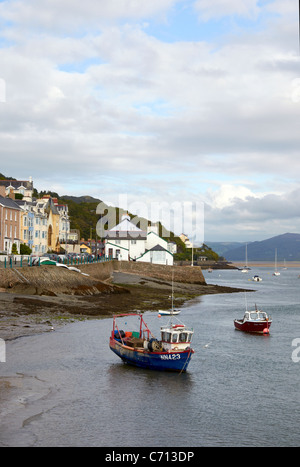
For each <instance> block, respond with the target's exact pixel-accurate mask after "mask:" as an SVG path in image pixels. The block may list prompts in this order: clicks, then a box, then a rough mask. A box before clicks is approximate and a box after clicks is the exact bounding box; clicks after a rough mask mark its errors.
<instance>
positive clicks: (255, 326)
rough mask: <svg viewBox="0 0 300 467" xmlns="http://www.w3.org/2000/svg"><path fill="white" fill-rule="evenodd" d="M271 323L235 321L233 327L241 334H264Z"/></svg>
mask: <svg viewBox="0 0 300 467" xmlns="http://www.w3.org/2000/svg"><path fill="white" fill-rule="evenodd" d="M271 324H272V322H271V321H268V322H267V321H261V322H257V323H256V322H254V321H246V322H243V320H239V319H235V320H234V326H235V329H237V330H238V331H243V332H251V333H256V334H264V332H265V329H270V326H271Z"/></svg>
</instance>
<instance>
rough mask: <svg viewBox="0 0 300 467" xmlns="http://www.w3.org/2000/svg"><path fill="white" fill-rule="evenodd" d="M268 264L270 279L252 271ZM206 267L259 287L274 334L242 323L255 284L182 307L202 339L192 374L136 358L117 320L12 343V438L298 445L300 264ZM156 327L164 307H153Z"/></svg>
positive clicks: (222, 280) (7, 430) (31, 442)
mask: <svg viewBox="0 0 300 467" xmlns="http://www.w3.org/2000/svg"><path fill="white" fill-rule="evenodd" d="M254 273H259V274H260V275H261V276H262V278H263V282H262V283H253V282H250V281H249V279H250V278H251V277H252V275H253V274H254ZM271 273H272V270H271V269H266V268H262V269H255V270H252V271H251V272H250V273H249V274H248V275H244V274H242V273H240V272H238V271H216V272H213V273H212V274H207V273H206V278H207V281H208V282H210V283H217V284H223V285H232V286H240V287H249V288H252V289H255V290H256V292H255V293H249V294H246V295H247V303H248V307H249V308H252V307H254V306H255V303H257V305H258V306H259V307H261V308H262V309H263V310H265V311H267V312H268V313H270V314H271V315H272V318H273V325H272V327H271V335H270V336H255V335H247V334H243V333H241V332H238V331H235V330H234V327H233V320H234V318H236V317H238V318H239V317H242V316H243V314H244V310H245V294H244V293H241V294H226V295H212V296H206V297H202V298H201V299H197V300H194V301H192V302H191V303H190V304H189V306H186V307H184V309H183V311H182V314H181V319H182V320H183V321H184V322H185V323H186V324H188V325H190V326H193V327H194V329H195V335H194V340H193V347H194V349H195V351H196V353H195V355H194V356H193V359H192V361H191V363H190V366H189V371H188V373H186V374H181V375H178V374H164V373H159V372H153V371H146V370H141V369H135V368H131V367H127V366H126V365H124V364H123V363H122V362H121V360H119V359H118V357H116V356H115V355H114V354H113V353H112V352H111V351H110V350H109V349H108V336H109V333H110V330H111V326H112V322H111V320H110V319H109V320H101V321H97V320H92V321H87V322H80V323H76V324H71V325H67V326H65V327H64V328H62V329H60V330H58V331H55V332H52V333H47V334H43V335H38V336H34V337H27V338H21V339H18V340H16V341H14V342H8V343H7V363H5V364H0V371H1V375H3V376H16V381H19V385H20V388H19V389H15V390H14V391H13V392H12V396H13V397H10V400H8V401H7V402H6V404H3V403H2V405H1V404H0V409H1V410H2V415H1V414H0V429H1V432H0V445H2V446H113V447H121V446H125V447H129V446H136V447H140V446H144V447H149V446H150V447H182V446H185V447H187V446H189V447H197V446H297V445H299V444H300V413H299V405H300V362H299V363H294V362H293V360H292V352H293V350H294V348H293V346H292V341H293V339H296V338H300V294H299V287H300V279H298V275H299V274H300V270H298V269H290V270H288V271H282V273H281V276H280V277H273V276H272V274H271ZM145 320H146V322H147V324H148V325H149V327H150V328H153V329H154V330H156V329H159V326H160V324H161V323H162V320H163V318H161V319H158V318H157V316H156V314H155V313H150V312H149V313H146V314H145Z"/></svg>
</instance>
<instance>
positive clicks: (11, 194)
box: [8, 188, 16, 200]
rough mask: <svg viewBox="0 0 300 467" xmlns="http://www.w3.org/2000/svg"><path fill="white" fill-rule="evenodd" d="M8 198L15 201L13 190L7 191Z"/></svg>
mask: <svg viewBox="0 0 300 467" xmlns="http://www.w3.org/2000/svg"><path fill="white" fill-rule="evenodd" d="M8 198H10V199H14V200H15V199H16V195H15V192H14V189H13V188H10V189H9V193H8Z"/></svg>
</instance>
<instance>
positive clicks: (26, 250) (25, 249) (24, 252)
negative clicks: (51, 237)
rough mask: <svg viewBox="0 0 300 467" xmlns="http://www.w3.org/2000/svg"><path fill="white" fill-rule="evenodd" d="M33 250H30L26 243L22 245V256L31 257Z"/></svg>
mask: <svg viewBox="0 0 300 467" xmlns="http://www.w3.org/2000/svg"><path fill="white" fill-rule="evenodd" d="M31 253H32V249H31V248H29V246H28V245H25V243H22V244H21V245H20V255H31Z"/></svg>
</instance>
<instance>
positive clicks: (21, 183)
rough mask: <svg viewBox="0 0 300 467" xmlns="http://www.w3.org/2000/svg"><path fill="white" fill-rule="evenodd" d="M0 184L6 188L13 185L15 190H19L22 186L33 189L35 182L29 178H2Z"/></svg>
mask: <svg viewBox="0 0 300 467" xmlns="http://www.w3.org/2000/svg"><path fill="white" fill-rule="evenodd" d="M0 186H5V187H6V188H7V187H9V186H12V187H13V188H14V189H15V190H18V189H19V188H20V187H21V186H22V187H24V188H26V189H27V190H33V182H30V181H28V180H0Z"/></svg>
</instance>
